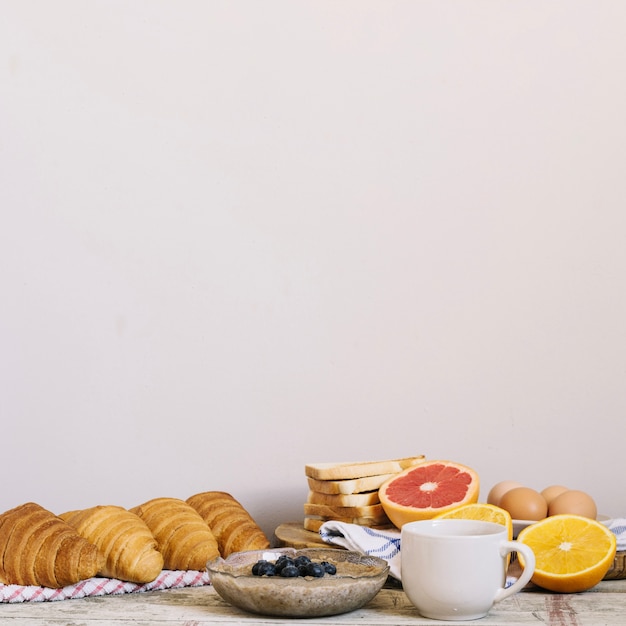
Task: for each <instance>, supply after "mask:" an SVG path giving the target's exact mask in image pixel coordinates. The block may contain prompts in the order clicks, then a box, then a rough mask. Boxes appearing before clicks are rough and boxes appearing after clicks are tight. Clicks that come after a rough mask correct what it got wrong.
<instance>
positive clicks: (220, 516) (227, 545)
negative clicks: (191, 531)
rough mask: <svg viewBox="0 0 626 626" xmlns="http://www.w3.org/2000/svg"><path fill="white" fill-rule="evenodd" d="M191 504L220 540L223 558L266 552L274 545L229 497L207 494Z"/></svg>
mask: <svg viewBox="0 0 626 626" xmlns="http://www.w3.org/2000/svg"><path fill="white" fill-rule="evenodd" d="M187 502H188V503H189V504H190V505H191V506H192V507H193V508H194V509H195V510H196V511H198V513H199V514H200V515H201V516H202V518H203V519H204V521H205V522H206V523H207V524H208V525H209V528H210V529H211V531H212V532H213V534H214V535H215V537H216V539H217V545H218V548H219V551H220V554H221V556H222V557H224V558H226V557H227V556H228V555H229V554H232V553H233V552H241V551H244V550H266V549H267V548H269V547H270V542H269V540H268V538H267V537H266V535H265V534H264V532H263V531H262V530H261V528H260V527H259V526H258V524H257V523H256V522H255V521H254V519H253V518H252V517H251V515H250V514H249V513H248V511H246V509H245V508H244V507H243V506H242V505H241V504H240V503H239V502H238V501H237V500H235V498H233V496H231V495H230V494H229V493H225V492H224V491H205V492H203V493H197V494H195V495H193V496H191V497H189V498H187Z"/></svg>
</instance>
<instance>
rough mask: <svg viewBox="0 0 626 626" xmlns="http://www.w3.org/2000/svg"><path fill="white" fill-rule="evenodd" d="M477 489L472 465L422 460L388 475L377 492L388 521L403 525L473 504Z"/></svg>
mask: <svg viewBox="0 0 626 626" xmlns="http://www.w3.org/2000/svg"><path fill="white" fill-rule="evenodd" d="M425 478H428V480H424V479H425ZM479 491H480V483H479V478H478V474H477V473H476V472H475V471H474V470H473V469H471V468H469V467H467V466H465V465H461V464H460V463H455V462H453V461H424V462H422V463H418V464H417V465H414V466H412V467H409V468H407V469H405V470H403V471H402V472H400V473H398V474H395V475H394V476H392V477H391V478H389V479H388V480H387V481H386V482H385V483H383V484H382V485H381V487H380V489H379V490H378V495H379V499H380V503H381V505H382V507H383V510H384V511H385V513H386V514H387V517H388V518H389V520H390V521H391V523H392V524H393V525H394V526H396V527H397V528H402V526H403V525H404V524H407V523H409V522H414V521H419V520H425V519H432V518H433V517H435V516H436V515H438V514H440V513H445V512H447V511H451V510H453V509H455V508H457V507H459V506H461V505H464V504H474V503H476V502H478V494H479Z"/></svg>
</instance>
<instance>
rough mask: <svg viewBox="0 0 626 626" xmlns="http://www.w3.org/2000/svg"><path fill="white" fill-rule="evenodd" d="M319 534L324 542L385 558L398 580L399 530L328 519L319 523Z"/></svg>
mask: <svg viewBox="0 0 626 626" xmlns="http://www.w3.org/2000/svg"><path fill="white" fill-rule="evenodd" d="M319 534H320V537H321V538H322V540H323V541H325V542H326V543H330V544H334V545H337V546H341V547H342V548H346V549H348V550H353V551H354V552H360V553H361V554H369V555H370V556H377V557H379V558H381V559H385V561H387V563H389V573H390V574H391V575H392V576H393V577H394V578H396V579H398V580H400V531H399V530H396V529H389V530H379V529H376V528H370V527H369V526H359V525H357V524H349V523H347V522H333V521H330V522H324V523H323V524H322V525H321V527H320V529H319Z"/></svg>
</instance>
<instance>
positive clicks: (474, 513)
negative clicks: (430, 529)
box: [434, 502, 513, 541]
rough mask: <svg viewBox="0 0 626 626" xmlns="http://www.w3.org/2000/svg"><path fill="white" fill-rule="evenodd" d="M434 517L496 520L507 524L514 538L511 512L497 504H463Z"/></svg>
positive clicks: (498, 522) (510, 534)
mask: <svg viewBox="0 0 626 626" xmlns="http://www.w3.org/2000/svg"><path fill="white" fill-rule="evenodd" d="M434 519H471V520H480V521H483V522H494V523H496V524H501V525H502V526H505V527H506V529H507V532H508V536H509V541H510V540H511V539H513V520H512V519H511V514H510V513H509V512H508V511H507V510H505V509H501V508H500V507H499V506H496V505H495V504H487V503H478V502H475V503H472V504H462V505H461V506H457V507H455V508H454V509H452V510H451V511H446V512H445V513H439V514H437V515H435V518H434Z"/></svg>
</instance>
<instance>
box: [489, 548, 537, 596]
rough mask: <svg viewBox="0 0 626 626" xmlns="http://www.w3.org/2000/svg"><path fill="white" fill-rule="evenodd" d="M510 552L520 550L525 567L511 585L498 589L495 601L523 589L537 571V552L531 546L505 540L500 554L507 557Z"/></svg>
mask: <svg viewBox="0 0 626 626" xmlns="http://www.w3.org/2000/svg"><path fill="white" fill-rule="evenodd" d="M510 552H519V553H520V554H521V555H522V556H523V557H524V569H523V570H522V573H521V575H520V577H519V578H518V579H517V580H516V581H515V582H514V583H513V584H512V585H511V586H510V587H507V588H506V589H504V588H501V589H498V591H497V592H496V597H495V599H494V603H495V602H500V600H504V598H508V597H509V596H512V595H513V594H515V593H517V592H518V591H521V590H522V589H523V588H524V587H525V586H526V584H527V583H528V582H529V581H530V579H531V578H532V575H533V574H534V573H535V553H534V552H533V551H532V549H531V548H530V547H529V546H527V545H526V544H523V543H520V542H519V541H503V542H502V543H501V544H500V555H501V556H502V557H505V556H506V555H507V554H509V553H510Z"/></svg>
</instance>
